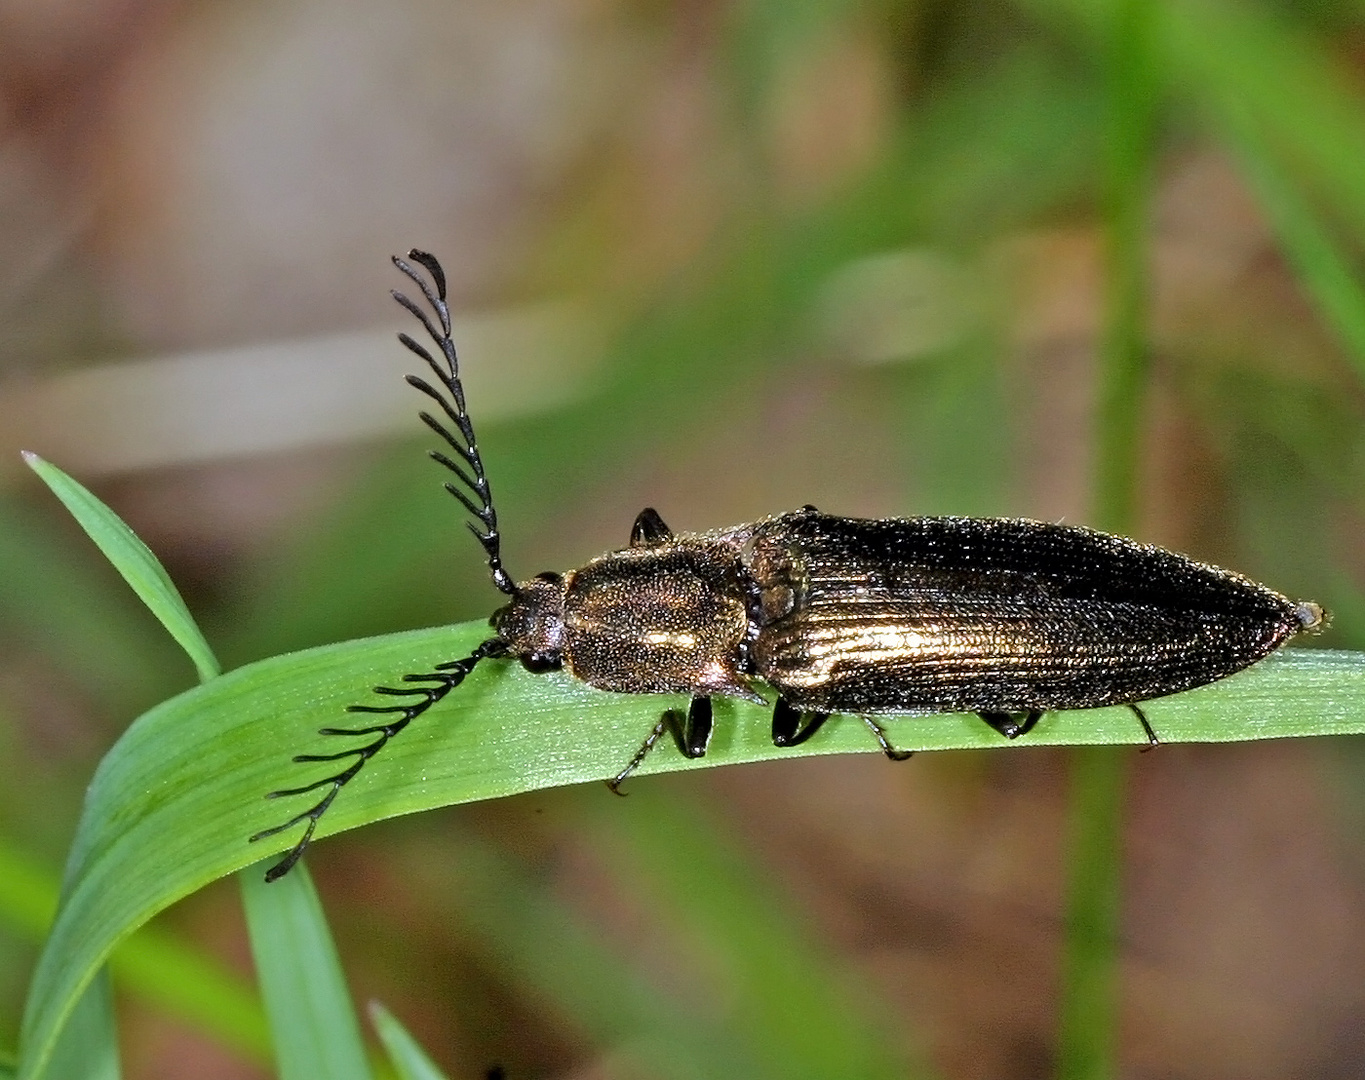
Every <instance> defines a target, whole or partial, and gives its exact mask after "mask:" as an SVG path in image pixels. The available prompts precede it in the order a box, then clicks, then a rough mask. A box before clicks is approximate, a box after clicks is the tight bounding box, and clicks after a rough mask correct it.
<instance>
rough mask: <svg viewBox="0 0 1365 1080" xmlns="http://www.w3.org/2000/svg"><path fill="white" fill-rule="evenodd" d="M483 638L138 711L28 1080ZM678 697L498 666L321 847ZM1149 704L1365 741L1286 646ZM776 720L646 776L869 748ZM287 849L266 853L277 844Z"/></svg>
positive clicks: (607, 745)
mask: <svg viewBox="0 0 1365 1080" xmlns="http://www.w3.org/2000/svg"><path fill="white" fill-rule="evenodd" d="M487 634H488V627H487V624H486V623H484V622H482V621H479V622H473V623H465V624H463V625H461V626H456V627H442V628H435V629H428V630H420V631H412V632H409V633H405V634H396V635H391V636H388V637H382V638H371V639H367V640H361V641H351V642H346V643H343V644H338V645H330V646H326V647H323V648H319V649H312V650H308V651H306V652H300V653H292V654H289V655H286V656H279V657H274V658H272V659H269V660H263V661H261V662H259V663H256V664H250V665H247V666H245V667H242V668H239V669H237V670H235V671H232V672H229V673H228V674H226V675H223V676H220V677H219V678H217V679H214V680H212V681H211V682H209V683H206V684H204V685H203V686H199V687H196V688H194V689H192V690H188V691H186V692H185V693H183V694H181V695H179V696H178V697H175V698H172V699H171V700H170V701H167V702H165V703H163V704H162V705H159V706H157V707H156V708H154V709H152V710H151V711H149V712H148V713H146V714H145V715H143V716H142V717H140V718H139V719H138V720H137V721H136V722H135V723H134V724H133V725H132V726H131V727H130V728H129V729H128V731H127V732H126V733H125V734H124V735H123V737H122V738H121V739H120V740H119V741H118V743H117V744H116V745H115V746H114V747H113V749H111V750H110V752H109V753H108V755H106V757H105V759H104V761H103V762H101V764H100V767H99V769H98V770H97V771H96V773H95V777H94V779H93V781H92V782H91V785H90V790H89V793H88V795H87V798H86V804H85V811H84V814H83V816H82V820H81V823H80V826H79V828H78V829H77V835H76V839H75V842H74V844H73V846H72V850H71V854H70V859H69V862H68V870H67V880H66V885H65V892H64V896H63V902H62V907H61V910H60V911H59V913H58V916H57V921H56V923H55V925H54V927H53V930H52V934H51V935H50V936H49V938H48V941H47V945H46V947H45V948H44V951H43V954H42V956H41V958H40V960H39V963H38V968H37V971H36V972H35V975H34V980H33V984H32V988H31V991H30V994H29V1000H28V1003H27V1007H26V1011H25V1017H24V1023H23V1027H22V1032H21V1054H22V1057H21V1064H22V1068H23V1072H22V1075H23V1076H24V1077H25V1078H26V1080H31V1078H33V1077H36V1076H38V1075H40V1069H41V1067H42V1065H43V1064H44V1062H45V1060H46V1058H47V1056H48V1054H49V1053H50V1052H51V1047H52V1041H53V1039H54V1037H55V1036H56V1033H57V1032H58V1030H59V1029H60V1027H61V1024H62V1022H63V1020H64V1019H65V1017H66V1015H67V1013H68V1012H69V1011H70V1009H71V1007H72V1004H73V1002H74V1000H75V997H76V995H77V994H78V993H79V992H80V991H81V989H82V988H83V987H84V985H85V984H86V983H87V982H88V981H89V979H90V978H91V976H92V974H93V972H94V971H95V969H96V968H97V967H98V965H99V964H100V963H101V962H102V961H103V959H104V958H105V957H106V956H107V955H108V953H109V951H110V949H111V948H112V947H113V946H114V945H115V944H117V943H118V942H119V941H120V940H121V939H122V938H123V937H125V936H126V935H127V934H128V933H130V932H131V931H132V930H133V929H134V928H136V927H137V926H139V925H141V924H142V923H143V922H145V921H146V920H147V919H148V918H150V917H151V916H152V915H154V914H155V913H156V912H158V911H160V910H162V909H163V908H165V907H166V906H167V905H169V904H171V903H173V902H174V901H175V900H178V899H180V898H181V897H183V896H185V895H187V894H189V893H191V892H193V891H194V890H196V889H198V888H200V887H202V886H203V885H205V884H207V883H208V882H210V881H212V880H214V879H215V878H218V877H222V876H223V875H225V874H228V873H231V872H233V871H234V870H240V869H242V868H243V867H245V866H247V865H249V864H251V863H254V862H256V861H257V860H258V859H260V858H261V856H262V855H265V854H268V853H269V849H263V846H262V845H256V846H253V845H250V844H248V843H247V841H246V837H247V836H250V835H252V834H253V833H256V832H258V831H260V830H262V829H264V828H267V827H269V826H272V825H275V824H278V823H279V822H280V821H282V820H285V819H287V818H288V817H290V816H292V815H293V814H295V813H297V812H299V811H300V810H302V809H304V808H305V807H307V806H308V805H310V804H311V801H310V800H311V798H312V796H297V797H290V798H284V799H279V800H272V801H266V800H264V799H263V798H262V795H263V794H264V793H265V792H268V791H272V790H275V789H278V788H281V787H289V786H295V785H298V784H300V783H306V782H308V781H311V780H315V779H319V778H321V777H323V776H326V775H328V768H327V766H326V765H325V764H311V765H294V764H291V763H290V761H289V758H290V756H291V755H293V754H295V753H299V752H309V753H316V752H326V751H330V750H335V749H337V748H338V746H341V747H343V748H344V746H346V745H351V744H350V743H348V742H346V741H345V740H343V739H340V738H335V737H332V738H326V737H320V736H317V735H316V734H315V731H316V729H317V728H319V727H321V726H325V725H329V724H335V723H337V722H338V720H340V719H341V718H342V716H343V709H344V708H345V706H347V705H349V704H352V703H355V702H358V701H366V700H370V701H372V700H373V699H372V698H368V697H367V695H366V694H365V688H367V687H370V686H374V685H376V684H380V683H387V684H389V685H392V684H393V683H394V681H395V680H396V679H397V678H399V677H401V675H402V673H404V672H420V671H430V670H431V669H432V667H433V665H434V664H436V663H439V662H440V661H442V660H448V659H450V658H452V657H460V656H466V655H468V654H469V653H470V651H471V650H472V649H473V647H474V645H476V644H477V643H478V642H479V641H481V640H483V639H484V638H485V637H486V636H487ZM683 700H684V699H681V698H675V697H668V696H658V697H648V698H646V697H640V696H636V695H628V694H608V693H604V692H601V691H597V690H593V689H591V688H589V687H587V686H585V685H583V684H582V683H579V682H577V681H575V680H574V679H572V678H571V677H569V676H568V675H565V674H562V673H555V674H549V675H541V676H533V675H530V674H529V673H527V672H525V671H523V670H521V668H520V667H519V666H517V665H515V664H510V663H501V664H500V663H495V662H491V661H490V662H488V663H485V664H484V665H482V666H481V667H480V668H479V669H478V670H476V671H475V672H474V674H473V675H472V676H471V677H470V678H469V680H468V681H467V682H466V683H465V685H464V686H462V687H460V689H459V690H458V691H456V692H455V693H453V694H451V695H450V696H449V697H448V698H446V700H445V701H443V702H442V703H441V704H440V705H439V706H437V707H436V708H435V709H433V710H432V712H431V713H429V714H427V716H425V717H423V718H422V720H421V721H420V722H419V723H417V724H415V725H414V726H413V727H412V728H411V729H410V730H408V731H406V732H404V733H403V734H402V736H400V737H399V738H397V739H395V740H394V742H393V743H392V744H391V745H390V746H389V747H388V748H386V749H385V751H384V752H383V753H382V754H380V755H379V756H378V757H376V758H375V759H374V761H372V762H371V763H370V764H369V765H368V766H367V767H366V768H365V769H364V770H363V771H362V772H361V773H360V775H359V776H358V777H357V779H356V780H355V781H354V782H353V783H352V784H350V785H349V786H348V787H347V788H346V789H345V790H344V791H343V792H342V794H341V796H340V797H338V799H337V801H336V803H335V804H334V806H333V807H332V809H331V810H330V811H329V812H328V814H327V815H325V816H324V817H323V818H322V824H321V825H320V827H319V829H318V835H319V836H326V835H328V834H330V833H335V832H340V831H342V830H344V829H351V828H355V827H356V826H357V825H362V824H366V823H368V822H371V821H377V820H379V819H381V818H386V817H392V816H395V815H397V814H405V813H412V812H414V811H417V810H424V809H429V808H431V807H436V806H444V805H447V804H450V803H458V802H468V801H471V800H475V799H487V798H495V797H498V796H501V795H510V794H514V793H516V792H521V791H529V790H532V789H537V788H544V787H553V786H557V785H563V784H573V783H581V782H584V781H587V780H595V779H602V778H604V777H607V776H610V775H612V774H614V773H615V772H617V771H618V770H619V769H620V768H621V767H622V766H623V765H624V764H625V763H626V761H627V760H629V758H630V755H631V754H632V753H633V751H634V750H635V748H636V747H637V746H639V744H640V742H641V740H642V739H643V738H644V736H645V734H647V733H648V731H649V730H650V729H651V728H652V727H653V725H654V723H655V721H656V720H657V718H658V715H659V712H660V710H661V709H662V708H665V707H672V706H676V705H679V704H681V703H682V701H683ZM1146 711H1147V715H1148V716H1149V718H1150V719H1151V721H1152V724H1153V725H1154V726H1155V727H1156V729H1157V731H1158V733H1160V734H1161V736H1162V737H1163V738H1165V739H1166V740H1168V741H1171V742H1180V741H1213V742H1217V741H1231V740H1239V739H1254V738H1274V737H1282V736H1289V735H1319V734H1347V733H1359V732H1365V654H1359V653H1344V652H1329V651H1308V650H1289V651H1286V652H1283V653H1281V654H1279V655H1276V656H1273V657H1271V658H1269V659H1268V660H1266V661H1264V662H1262V663H1261V664H1259V665H1257V666H1255V667H1254V668H1252V669H1250V670H1248V671H1245V672H1242V673H1240V674H1238V675H1234V676H1232V677H1231V678H1228V679H1225V680H1223V681H1222V682H1219V683H1216V684H1214V685H1212V686H1208V687H1202V688H1200V689H1198V690H1193V691H1190V692H1189V693H1186V694H1181V695H1178V696H1176V697H1172V698H1168V699H1165V700H1162V701H1159V702H1154V703H1152V704H1151V705H1150V706H1148V707H1147V709H1146ZM769 719H770V717H769V715H768V711H767V710H765V709H763V708H761V707H759V706H755V705H749V704H746V703H743V702H735V701H731V700H722V701H718V702H717V704H716V720H717V724H716V729H717V730H716V734H715V737H714V739H713V740H712V744H711V750H710V752H709V753H708V755H707V757H706V758H704V759H701V760H699V761H688V760H686V759H683V758H682V757H681V756H679V755H677V754H675V753H671V752H669V750H668V749H667V748H664V747H661V748H660V749H659V750H658V751H656V752H655V753H653V754H651V755H650V756H649V758H648V759H647V760H646V761H645V763H644V765H643V766H642V767H641V769H640V773H641V774H642V775H644V774H648V773H652V772H664V771H674V770H680V769H694V768H705V767H711V766H716V765H725V764H733V763H736V762H742V761H760V760H771V759H777V758H786V757H789V756H791V755H792V754H793V753H798V754H802V755H815V754H828V753H847V752H857V751H865V752H873V751H875V745H874V744H873V741H872V739H871V737H870V735H869V733H868V732H867V730H866V728H865V727H864V725H863V724H862V723H861V722H860V721H858V720H857V719H855V718H836V719H835V720H832V721H831V722H830V723H829V724H827V725H826V728H825V729H824V730H822V731H821V732H820V735H819V737H818V738H816V739H813V740H811V742H810V743H807V744H804V745H803V746H801V747H798V748H795V749H794V750H793V749H786V750H782V749H778V748H776V747H774V746H773V745H772V743H771V741H770V739H769ZM889 727H890V731H891V736H892V738H893V740H894V741H895V742H896V743H897V744H898V745H900V746H902V747H905V748H907V749H921V750H930V749H950V748H965V747H988V746H989V747H1000V746H1003V745H1004V740H1002V739H1000V738H999V736H997V735H996V734H995V733H994V732H992V731H990V730H988V729H987V728H986V727H985V725H983V724H982V723H981V722H980V721H979V720H978V719H976V718H975V717H967V716H936V717H922V718H917V719H912V720H904V721H895V720H893V721H892V722H891V723H890V725H889ZM1025 742H1027V743H1031V744H1034V745H1049V744H1066V743H1092V744H1093V743H1142V742H1143V735H1142V731H1141V729H1140V728H1139V726H1138V724H1137V722H1136V721H1135V720H1134V719H1133V717H1132V714H1131V713H1130V711H1129V710H1127V709H1124V708H1115V709H1097V710H1092V711H1087V712H1072V713H1058V714H1055V715H1051V716H1048V717H1045V718H1044V719H1043V721H1042V722H1041V723H1040V724H1039V725H1038V727H1037V728H1036V729H1035V730H1034V731H1033V732H1032V733H1031V734H1030V735H1029V737H1028V739H1027V740H1025ZM333 768H335V766H334V767H333ZM637 782H640V781H638V780H637ZM604 797H607V796H606V795H605V793H604ZM293 839H294V837H293V836H288V835H286V836H279V837H274V838H271V840H270V841H269V842H270V844H271V845H272V846H274V847H275V848H276V849H277V850H283V848H285V847H287V846H288V845H289V844H290V843H292V842H293Z"/></svg>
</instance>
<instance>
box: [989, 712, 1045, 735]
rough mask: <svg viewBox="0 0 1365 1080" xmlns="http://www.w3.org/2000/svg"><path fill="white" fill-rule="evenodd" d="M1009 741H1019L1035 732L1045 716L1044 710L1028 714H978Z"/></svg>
mask: <svg viewBox="0 0 1365 1080" xmlns="http://www.w3.org/2000/svg"><path fill="white" fill-rule="evenodd" d="M976 715H977V716H979V717H981V719H982V720H984V721H986V723H988V724H989V725H990V726H991V727H992V728H994V729H995V730H996V731H998V732H1000V734H1001V735H1003V736H1005V738H1007V739H1017V738H1019V736H1020V735H1027V734H1028V733H1029V732H1030V731H1032V730H1033V725H1034V724H1036V723H1038V720H1039V718H1040V717H1041V716H1042V715H1043V710H1042V709H1031V710H1030V711H1029V712H1026V713H1007V712H979V713H977V714H976Z"/></svg>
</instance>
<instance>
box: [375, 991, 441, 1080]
mask: <svg viewBox="0 0 1365 1080" xmlns="http://www.w3.org/2000/svg"><path fill="white" fill-rule="evenodd" d="M370 1020H371V1022H372V1023H373V1024H374V1029H375V1030H376V1031H377V1032H379V1038H380V1039H381V1040H382V1041H383V1043H384V1049H385V1050H387V1051H388V1052H389V1060H390V1061H391V1062H393V1067H394V1068H395V1069H397V1070H398V1075H399V1077H400V1078H401V1080H447V1078H446V1074H445V1073H443V1072H442V1071H441V1070H440V1069H438V1068H437V1067H436V1062H434V1061H432V1060H431V1058H429V1057H428V1056H427V1052H426V1051H425V1050H423V1049H422V1046H421V1044H420V1043H418V1041H417V1040H416V1039H414V1038H413V1037H412V1036H411V1035H409V1034H408V1029H407V1028H405V1027H404V1026H403V1025H402V1024H400V1023H399V1022H398V1018H397V1017H396V1016H394V1015H393V1013H391V1012H389V1010H388V1009H386V1008H384V1006H383V1005H381V1004H379V1002H377V1001H372V1002H370Z"/></svg>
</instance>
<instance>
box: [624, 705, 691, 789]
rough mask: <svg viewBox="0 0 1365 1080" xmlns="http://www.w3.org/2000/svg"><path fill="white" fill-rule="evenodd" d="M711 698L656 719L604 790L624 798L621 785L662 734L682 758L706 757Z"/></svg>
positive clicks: (670, 711)
mask: <svg viewBox="0 0 1365 1080" xmlns="http://www.w3.org/2000/svg"><path fill="white" fill-rule="evenodd" d="M711 717H712V710H711V699H710V698H709V697H700V696H698V697H694V698H693V699H692V702H691V704H689V705H688V706H687V712H686V713H683V712H681V711H680V710H678V709H669V710H668V711H667V712H665V713H664V714H663V716H661V717H659V722H658V723H657V724H655V725H654V730H653V731H651V732H650V733H649V735H648V736H646V737H645V741H644V742H643V743H642V744H641V746H640V749H638V750H636V751H635V756H634V757H633V758H631V759H630V763H629V764H628V765H627V766H626V767H625V768H624V769H622V770H621V771H620V772H619V773H617V774H616V775H615V776H613V777H612V778H611V779H610V780H608V781H607V787H609V788H611V790H612V793H613V794H615V795H624V794H625V792H624V791H622V790H621V783H622V782H623V781H624V780H625V779H626V777H628V776H629V775H630V774H631V773H633V772H634V771H635V770H636V769H637V768H639V767H640V762H642V761H644V760H645V757H646V756H647V755H648V754H649V752H650V751H651V750H653V749H654V744H655V743H656V742H658V741H659V740H660V739H661V738H663V736H664V734H665V732H666V733H668V734H669V735H672V736H673V742H674V743H676V744H677V747H678V752H679V753H680V754H682V756H683V757H685V758H699V757H705V756H706V748H707V746H709V745H710V743H711Z"/></svg>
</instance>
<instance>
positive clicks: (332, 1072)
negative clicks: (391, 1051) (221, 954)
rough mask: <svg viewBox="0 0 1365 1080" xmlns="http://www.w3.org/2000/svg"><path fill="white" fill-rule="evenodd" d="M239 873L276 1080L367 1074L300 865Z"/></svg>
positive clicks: (331, 950)
mask: <svg viewBox="0 0 1365 1080" xmlns="http://www.w3.org/2000/svg"><path fill="white" fill-rule="evenodd" d="M264 874H265V867H264V865H262V866H255V867H252V868H250V869H248V870H245V871H243V872H242V873H241V874H240V875H239V878H240V880H241V885H242V901H243V903H244V905H245V907H246V924H247V930H248V932H249V933H250V935H251V955H252V958H253V959H254V960H255V962H256V975H257V977H258V978H259V980H260V983H261V992H262V994H263V995H264V997H265V1011H266V1015H267V1016H269V1017H270V1031H271V1035H272V1037H273V1040H274V1043H275V1064H276V1066H277V1071H278V1075H279V1078H280V1080H370V1069H369V1065H368V1063H367V1062H366V1059H365V1045H364V1043H363V1042H362V1041H361V1038H360V1024H359V1023H358V1022H357V1020H356V1015H355V1009H354V1008H352V1006H351V995H350V993H349V991H348V990H347V989H346V977H345V976H344V975H343V974H342V972H341V961H340V959H338V957H337V951H336V947H335V946H334V945H333V944H332V934H331V931H330V930H329V929H328V928H327V919H326V917H325V916H324V915H323V913H322V904H321V903H319V901H318V894H317V890H316V889H314V888H313V879H312V878H311V877H310V876H309V874H308V870H307V868H306V867H303V866H299V867H296V868H295V872H294V873H292V874H290V875H288V876H287V877H284V878H281V879H280V880H279V881H277V882H275V883H274V884H273V885H267V884H265V881H264Z"/></svg>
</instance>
